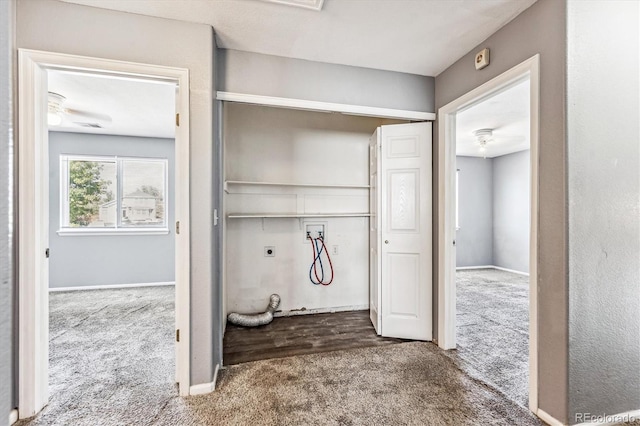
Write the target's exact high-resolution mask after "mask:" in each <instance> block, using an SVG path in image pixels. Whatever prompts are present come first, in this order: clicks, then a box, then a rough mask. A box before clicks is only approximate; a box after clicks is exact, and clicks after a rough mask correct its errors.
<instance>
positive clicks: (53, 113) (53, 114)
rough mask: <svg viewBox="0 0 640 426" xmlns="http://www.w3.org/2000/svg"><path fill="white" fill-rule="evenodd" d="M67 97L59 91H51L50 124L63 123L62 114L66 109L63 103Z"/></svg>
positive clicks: (49, 101) (48, 106) (48, 110)
mask: <svg viewBox="0 0 640 426" xmlns="http://www.w3.org/2000/svg"><path fill="white" fill-rule="evenodd" d="M65 100H66V98H65V97H64V96H62V95H60V94H58V93H54V92H49V99H48V105H47V124H48V125H49V126H59V125H61V124H62V114H63V113H64V109H63V108H62V103H63V102H64V101H65Z"/></svg>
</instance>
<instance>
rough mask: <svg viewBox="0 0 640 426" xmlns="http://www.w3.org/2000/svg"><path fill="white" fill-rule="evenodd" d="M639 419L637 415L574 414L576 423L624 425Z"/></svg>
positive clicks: (639, 416)
mask: <svg viewBox="0 0 640 426" xmlns="http://www.w3.org/2000/svg"><path fill="white" fill-rule="evenodd" d="M637 419H640V414H638V413H633V414H632V413H624V414H604V413H603V414H593V413H576V418H575V421H576V423H624V422H630V421H632V420H637Z"/></svg>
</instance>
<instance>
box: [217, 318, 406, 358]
mask: <svg viewBox="0 0 640 426" xmlns="http://www.w3.org/2000/svg"><path fill="white" fill-rule="evenodd" d="M405 341H406V340H403V339H392V338H387V337H380V336H378V335H376V332H375V330H374V328H373V325H372V324H371V321H370V320H369V311H368V310H367V311H350V312H336V313H331V314H314V315H298V316H291V317H279V318H274V320H273V322H271V324H267V325H264V326H261V327H254V328H245V327H239V326H235V325H233V324H227V330H226V332H225V336H224V364H225V365H233V364H240V363H243V362H249V361H258V360H263V359H271V358H284V357H288V356H293V355H306V354H314V353H320V352H329V351H337V350H343V349H354V348H365V347H370V346H382V345H389V344H394V343H401V342H405Z"/></svg>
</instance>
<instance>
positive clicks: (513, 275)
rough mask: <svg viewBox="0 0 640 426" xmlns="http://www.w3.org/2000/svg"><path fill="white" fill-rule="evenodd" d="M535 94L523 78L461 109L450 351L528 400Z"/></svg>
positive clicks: (496, 384) (500, 388)
mask: <svg viewBox="0 0 640 426" xmlns="http://www.w3.org/2000/svg"><path fill="white" fill-rule="evenodd" d="M530 97H531V96H530V81H529V78H526V79H524V80H520V81H517V82H515V83H513V84H511V85H509V86H508V87H507V88H506V89H505V90H502V91H500V92H498V93H497V94H494V95H492V96H491V97H489V98H487V99H484V100H481V101H479V102H478V103H476V104H474V105H473V106H471V107H470V108H468V109H466V110H464V111H461V112H459V113H457V115H456V141H455V142H456V212H455V220H456V237H455V238H456V270H457V271H456V278H455V285H456V288H455V292H456V332H457V351H452V352H451V353H450V355H451V356H452V357H453V358H454V359H456V360H457V362H459V363H460V365H461V368H463V369H464V370H465V371H467V372H468V373H469V374H471V375H472V376H474V377H476V378H478V379H480V380H482V381H484V382H486V383H487V384H489V385H490V386H492V387H494V388H495V389H497V390H498V391H500V392H501V393H503V394H504V395H506V396H507V397H508V398H509V399H511V400H513V401H515V402H516V403H518V404H519V405H521V406H523V407H527V406H528V404H529V309H530V306H529V304H530V300H529V291H530V289H529V268H530V262H531V259H530V252H531V251H532V249H531V247H532V246H531V244H530V233H531V229H532V228H531V224H530V218H531V211H530V206H531V205H532V201H531V194H532V191H531V177H530V176H531V174H532V167H531V149H530V148H531V144H530V140H529V139H530V121H531V117H530ZM533 247H535V246H533ZM533 252H535V249H533Z"/></svg>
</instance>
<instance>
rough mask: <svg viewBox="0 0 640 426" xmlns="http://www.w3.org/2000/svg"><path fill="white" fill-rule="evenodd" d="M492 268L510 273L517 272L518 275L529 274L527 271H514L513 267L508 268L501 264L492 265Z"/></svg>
mask: <svg viewBox="0 0 640 426" xmlns="http://www.w3.org/2000/svg"><path fill="white" fill-rule="evenodd" d="M493 268H494V269H498V270H500V271H506V272H511V273H512V274H518V275H524V276H527V277H528V276H529V273H528V272H522V271H516V270H515V269H508V268H503V267H501V266H494V267H493Z"/></svg>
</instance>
